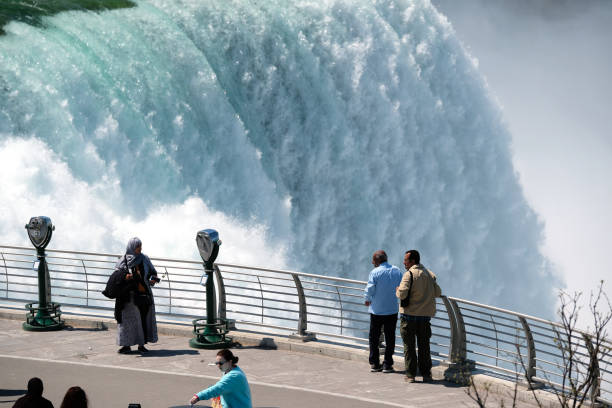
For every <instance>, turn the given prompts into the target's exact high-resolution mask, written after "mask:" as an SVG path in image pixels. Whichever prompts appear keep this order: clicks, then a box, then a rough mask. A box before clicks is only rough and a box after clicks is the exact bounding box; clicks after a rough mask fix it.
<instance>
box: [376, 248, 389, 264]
mask: <svg viewBox="0 0 612 408" xmlns="http://www.w3.org/2000/svg"><path fill="white" fill-rule="evenodd" d="M374 260H375V261H376V263H378V264H381V263H383V262H387V253H386V252H385V251H383V250H382V249H379V250H378V251H376V252H374Z"/></svg>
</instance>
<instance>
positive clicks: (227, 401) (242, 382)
mask: <svg viewBox="0 0 612 408" xmlns="http://www.w3.org/2000/svg"><path fill="white" fill-rule="evenodd" d="M196 395H197V396H198V398H199V399H200V400H207V399H211V398H215V397H218V396H219V395H220V396H221V405H223V408H253V404H252V403H251V390H250V389H249V383H248V381H247V378H246V375H244V372H243V371H242V370H241V369H240V367H234V368H233V369H232V370H231V371H230V372H228V373H227V374H224V375H223V377H221V379H220V380H219V382H218V383H216V384H215V385H213V386H212V387H208V388H206V389H205V390H202V391H200V392H198V393H197V394H196Z"/></svg>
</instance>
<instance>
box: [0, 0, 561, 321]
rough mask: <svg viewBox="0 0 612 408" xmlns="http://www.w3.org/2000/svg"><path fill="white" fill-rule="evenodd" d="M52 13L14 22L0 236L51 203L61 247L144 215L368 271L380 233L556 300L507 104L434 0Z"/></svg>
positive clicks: (482, 280) (162, 240)
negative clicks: (520, 174) (40, 20)
mask: <svg viewBox="0 0 612 408" xmlns="http://www.w3.org/2000/svg"><path fill="white" fill-rule="evenodd" d="M45 24H46V27H45V28H39V27H32V26H28V25H25V24H22V23H15V22H13V23H11V24H9V25H7V26H6V27H5V31H6V32H7V35H5V36H3V37H0V140H2V144H1V145H0V149H1V151H0V154H2V157H5V158H6V160H2V161H1V162H0V167H1V169H0V170H2V174H3V178H2V183H3V184H2V190H1V191H0V199H1V204H0V205H1V206H2V208H3V211H2V214H1V215H0V228H1V230H2V240H3V241H8V242H12V243H15V242H22V243H25V237H24V236H23V235H24V233H23V230H22V229H23V224H24V223H25V222H26V221H27V219H28V218H29V216H31V215H48V216H50V217H51V218H52V219H53V221H54V222H55V223H56V224H57V226H58V230H57V232H56V234H55V235H54V239H53V242H52V244H51V245H52V246H54V247H56V248H60V247H62V248H70V249H87V250H100V251H102V250H105V251H121V250H122V248H123V245H124V242H125V241H126V240H127V238H128V237H129V236H131V235H139V236H141V238H143V239H144V241H145V245H146V246H147V251H146V252H148V253H150V254H155V255H157V256H173V257H179V256H195V250H194V243H193V237H194V235H195V231H196V230H198V229H200V228H205V227H214V228H217V229H219V230H220V232H221V238H222V240H223V241H224V247H223V252H222V254H221V258H220V260H221V261H224V262H248V263H255V264H259V265H262V264H265V265H270V266H285V267H289V268H295V269H300V270H304V271H306V272H312V273H323V274H330V275H340V276H349V277H353V278H357V279H365V278H366V276H367V272H368V270H369V269H370V265H369V258H370V256H371V253H372V252H373V251H374V250H376V249H378V248H385V249H386V250H387V252H388V253H389V255H390V257H391V261H392V262H393V263H400V262H401V259H402V257H403V253H404V251H405V250H406V249H410V248H418V249H420V250H421V252H422V256H423V262H424V263H425V264H426V265H427V266H429V267H431V268H432V269H433V270H434V271H435V272H437V273H438V275H439V277H440V278H439V279H440V283H441V285H442V287H443V289H444V291H445V293H446V294H449V295H454V296H460V297H466V298H471V299H477V300H481V301H483V302H489V303H493V304H496V305H502V306H509V307H515V308H518V309H521V310H527V311H533V310H534V309H535V308H537V310H540V311H542V312H541V313H540V314H548V313H549V312H550V311H551V309H552V307H553V305H554V301H553V299H554V295H553V293H554V291H553V289H554V287H556V286H558V281H556V280H555V279H554V278H553V277H552V274H551V271H550V268H549V266H548V264H547V261H546V260H545V259H544V258H543V256H542V255H541V253H540V249H539V248H540V245H541V240H542V227H541V225H540V223H539V222H538V219H537V216H536V215H535V214H534V213H533V211H532V210H531V209H530V208H529V206H528V205H527V203H526V201H525V199H524V196H523V193H522V191H521V187H520V184H519V182H518V180H517V177H516V175H515V173H514V170H513V167H512V161H511V153H510V136H509V134H508V132H507V130H506V127H505V126H504V124H503V120H502V118H501V113H500V110H499V109H498V107H497V105H496V104H495V103H493V102H492V100H491V97H490V96H489V93H488V90H487V87H486V84H485V82H484V81H483V79H482V78H481V76H480V75H479V73H478V71H477V66H476V63H475V61H474V60H473V59H472V58H471V57H470V56H469V55H468V54H467V53H466V52H465V50H464V49H463V47H462V46H461V44H460V43H459V42H458V40H457V39H456V37H455V34H454V32H453V30H452V27H451V26H450V24H449V23H448V21H447V20H446V19H445V18H444V17H443V16H442V15H440V14H439V13H438V12H437V11H436V10H435V8H433V7H432V6H431V4H430V3H429V1H427V0H413V1H408V0H384V1H373V2H372V1H340V0H336V1H332V0H329V1H317V2H310V1H298V0H293V1H273V0H271V1H265V2H247V1H244V0H234V1H224V2H200V1H196V0H182V1H169V0H152V1H149V2H139V3H138V7H135V8H130V9H122V10H115V11H110V12H105V13H99V14H97V13H84V12H66V13H61V14H58V15H57V16H54V17H51V18H47V19H46V20H45ZM5 175H10V176H5ZM41 196H42V197H43V199H38V198H39V197H41ZM79 229H80V230H81V231H79ZM60 231H62V232H61V233H60ZM64 231H65V232H64Z"/></svg>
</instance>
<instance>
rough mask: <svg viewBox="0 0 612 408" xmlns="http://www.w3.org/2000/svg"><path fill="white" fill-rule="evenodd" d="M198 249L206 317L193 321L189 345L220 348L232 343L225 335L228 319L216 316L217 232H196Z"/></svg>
mask: <svg viewBox="0 0 612 408" xmlns="http://www.w3.org/2000/svg"><path fill="white" fill-rule="evenodd" d="M196 244H197V245H198V251H199V252H200V256H201V257H202V260H203V261H204V274H203V275H202V279H201V281H200V283H201V284H202V285H203V286H205V287H206V318H205V319H195V320H194V321H193V338H191V340H189V345H190V346H191V347H194V348H204V349H221V348H228V347H230V346H231V345H232V339H230V338H228V337H226V336H225V335H226V334H227V333H228V332H229V329H228V321H227V319H224V318H218V317H217V309H216V303H217V302H216V298H217V296H216V294H215V282H214V273H215V270H214V262H215V259H217V255H218V254H219V245H221V240H220V239H219V233H218V232H217V231H216V230H214V229H205V230H201V231H198V233H197V234H196Z"/></svg>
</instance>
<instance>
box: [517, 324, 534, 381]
mask: <svg viewBox="0 0 612 408" xmlns="http://www.w3.org/2000/svg"><path fill="white" fill-rule="evenodd" d="M518 318H519V320H520V322H521V324H522V325H523V331H524V332H525V339H526V340H527V365H524V364H522V362H521V366H523V368H524V369H525V377H527V383H528V384H529V387H530V388H539V387H537V385H539V384H536V382H535V380H534V377H535V376H536V349H535V342H534V340H533V335H532V334H531V329H530V328H529V324H528V323H527V320H526V319H525V318H524V317H523V316H519V317H518ZM517 352H518V354H519V358H520V359H521V360H522V357H521V351H520V349H519V347H518V344H517Z"/></svg>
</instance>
